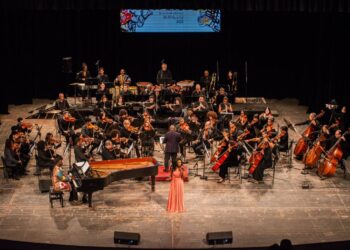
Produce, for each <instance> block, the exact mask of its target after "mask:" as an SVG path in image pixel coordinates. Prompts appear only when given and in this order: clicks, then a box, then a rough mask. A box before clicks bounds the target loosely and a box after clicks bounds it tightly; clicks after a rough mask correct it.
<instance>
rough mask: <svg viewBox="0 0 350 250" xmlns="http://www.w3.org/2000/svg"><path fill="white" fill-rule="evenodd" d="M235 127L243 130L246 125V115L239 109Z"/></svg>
mask: <svg viewBox="0 0 350 250" xmlns="http://www.w3.org/2000/svg"><path fill="white" fill-rule="evenodd" d="M236 125H237V127H238V128H239V129H240V130H242V131H243V130H245V129H246V128H247V126H248V116H247V115H246V114H245V113H244V111H243V110H242V111H241V114H240V115H239V118H238V120H237V122H236Z"/></svg>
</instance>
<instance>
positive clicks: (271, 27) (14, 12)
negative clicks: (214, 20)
mask: <svg viewBox="0 0 350 250" xmlns="http://www.w3.org/2000/svg"><path fill="white" fill-rule="evenodd" d="M121 8H178V9H181V8H185V9H198V8H220V9H221V10H222V12H223V13H222V16H223V18H222V32H220V33H218V34H214V33H206V34H193V33H192V34H186V33H184V34H164V33H163V34H125V33H121V32H120V29H119V10H120V9H121ZM349 12H350V3H349V1H345V0H344V1H337V0H313V1H312V0H285V1H279V0H233V1H224V0H222V1H209V0H208V1H199V0H197V1H194V0H186V1H166V0H163V1H161V0H154V1H133V0H128V1H116V0H46V1H44V0H27V1H18V0H13V1H9V0H8V1H1V3H0V31H1V38H0V45H1V48H2V53H1V54H2V55H1V61H2V64H3V65H5V66H2V71H3V72H2V74H1V75H2V79H1V82H2V83H1V94H0V95H1V96H0V97H1V102H0V111H1V112H6V110H7V104H22V103H30V102H31V99H32V98H55V97H56V95H57V93H58V92H59V91H66V82H65V78H64V75H63V74H62V72H61V68H62V61H61V59H62V57H65V56H72V57H73V71H74V73H75V72H76V71H78V70H79V68H80V64H81V62H83V61H84V62H87V63H88V65H89V66H90V68H89V69H90V71H91V72H92V73H93V75H95V74H96V69H95V66H94V63H95V62H96V60H97V59H100V60H101V66H104V67H105V69H106V73H107V74H108V75H110V76H111V77H113V78H114V77H115V76H116V75H117V73H118V72H119V69H120V68H121V67H125V68H126V69H127V71H128V73H129V74H130V76H131V77H132V79H133V80H134V81H141V80H142V81H152V82H154V81H155V76H156V72H157V70H158V69H159V67H160V61H161V59H163V58H165V59H166V60H167V61H168V64H169V68H170V69H171V71H172V72H173V75H174V78H175V79H176V80H183V79H198V78H199V77H200V75H201V73H202V71H203V69H205V68H208V69H209V70H211V71H212V70H214V69H215V67H216V61H217V60H218V61H219V63H220V76H221V79H223V78H224V75H225V72H226V70H227V69H229V68H230V69H233V70H237V71H238V72H239V84H240V85H241V86H240V87H241V89H243V88H245V85H244V63H245V61H247V64H248V96H264V97H267V98H286V97H290V98H298V99H299V100H300V103H301V104H306V105H309V107H310V110H315V111H317V110H318V109H319V108H320V107H321V106H322V105H323V104H324V103H326V102H329V100H330V99H332V98H336V99H337V100H338V102H339V103H341V104H345V105H349V104H350V98H348V92H347V91H346V90H347V88H346V85H347V83H348V82H349V80H350V77H349V69H348V66H349V61H350V15H349ZM243 93H244V92H243Z"/></svg>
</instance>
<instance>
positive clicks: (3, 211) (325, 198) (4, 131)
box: [0, 100, 350, 248]
mask: <svg viewBox="0 0 350 250" xmlns="http://www.w3.org/2000/svg"><path fill="white" fill-rule="evenodd" d="M267 101H268V105H269V106H271V108H273V109H276V110H278V112H279V117H277V121H278V122H279V123H280V124H281V125H283V118H285V117H286V118H288V119H290V120H291V121H292V122H297V121H302V120H304V119H305V118H306V115H305V111H306V107H303V106H298V105H297V102H296V101H295V100H279V101H277V100H267ZM42 103H43V101H36V102H35V104H33V105H22V106H13V107H10V112H11V114H10V115H6V116H1V120H2V121H3V125H2V126H1V131H0V150H1V151H2V152H3V146H4V145H3V144H4V141H5V138H6V137H7V136H8V134H9V130H10V126H11V125H13V124H14V123H15V119H16V118H17V117H18V116H23V117H25V116H26V115H27V112H28V111H29V110H31V109H33V108H34V107H38V106H40V105H41V104H42ZM45 103H46V102H45ZM43 130H44V131H43V132H44V134H45V131H49V130H50V131H54V128H50V127H49V126H45V127H44V128H43ZM290 135H291V137H292V138H295V139H296V138H297V135H296V134H295V133H294V132H290ZM155 157H156V158H157V159H158V160H159V161H160V162H162V154H161V152H160V151H157V152H156V154H155ZM188 158H189V161H190V163H189V165H190V166H191V165H193V164H194V160H193V158H194V156H193V154H189V157H188ZM65 163H66V164H67V162H65ZM347 166H348V168H349V166H350V163H349V162H347ZM301 168H302V165H301V164H300V163H299V162H297V161H293V168H291V169H289V168H286V167H284V166H283V165H282V164H279V165H278V166H277V170H276V179H275V184H274V185H273V186H272V185H271V177H269V176H267V177H266V180H265V183H264V184H253V183H249V182H247V181H246V180H243V183H242V184H240V183H239V181H238V180H232V181H231V183H225V184H218V183H216V179H215V178H213V179H210V180H207V181H205V180H201V179H199V178H198V177H194V176H193V175H192V176H190V180H189V182H187V183H185V206H186V212H184V213H181V214H169V213H167V212H166V210H165V208H166V203H167V195H168V190H169V183H168V182H158V183H157V184H156V191H155V192H154V193H152V192H151V191H150V190H151V189H150V186H149V184H148V182H137V181H134V180H127V181H121V182H118V183H114V184H112V185H110V186H109V187H107V188H106V189H105V190H103V191H101V192H98V193H95V194H94V201H93V208H88V206H86V205H80V206H71V205H70V204H69V203H68V202H66V203H65V207H64V208H61V207H60V206H59V204H58V203H55V204H54V205H55V206H54V208H53V209H52V208H50V205H49V199H48V194H41V193H40V192H39V190H38V179H37V177H35V176H33V174H32V173H33V172H34V160H31V162H30V168H29V169H30V171H31V174H29V175H28V176H26V177H24V178H22V179H21V180H20V181H14V180H10V181H9V182H8V183H7V182H6V181H5V180H4V179H3V177H2V170H1V171H0V174H1V177H0V238H1V239H11V240H19V241H29V242H44V243H57V244H70V245H84V246H114V243H113V232H114V231H129V232H139V233H140V234H141V243H140V245H139V246H137V247H141V248H165V247H166V248H198V247H200V248H207V247H209V246H207V245H206V243H205V242H204V238H205V235H206V233H207V232H212V231H233V236H234V242H233V244H232V245H227V247H249V246H269V245H272V244H273V243H276V242H279V241H280V240H281V239H283V238H289V239H291V240H292V242H293V243H294V244H303V243H314V242H330V241H342V240H350V234H349V231H350V177H349V176H348V178H346V179H344V178H343V175H342V172H341V171H339V172H338V173H337V175H336V176H335V177H333V178H331V179H328V180H323V181H321V180H320V179H319V178H318V177H317V176H316V175H315V174H314V173H311V174H309V175H306V176H304V175H302V174H301V173H300V171H301ZM212 177H216V176H215V175H212ZM305 180H307V181H309V182H310V184H311V186H312V188H311V189H302V187H301V186H302V183H303V181H305ZM65 199H66V200H67V199H68V194H66V195H65Z"/></svg>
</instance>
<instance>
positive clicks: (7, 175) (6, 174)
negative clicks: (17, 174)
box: [1, 156, 12, 182]
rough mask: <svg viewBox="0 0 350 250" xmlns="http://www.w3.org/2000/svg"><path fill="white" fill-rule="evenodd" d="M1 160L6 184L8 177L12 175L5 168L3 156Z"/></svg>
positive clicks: (9, 170)
mask: <svg viewBox="0 0 350 250" xmlns="http://www.w3.org/2000/svg"><path fill="white" fill-rule="evenodd" d="M1 160H2V165H3V171H4V178H5V180H6V181H7V182H8V181H9V177H10V176H11V175H12V171H11V169H10V168H9V167H7V166H6V161H5V158H4V157H3V156H1ZM10 172H11V173H10Z"/></svg>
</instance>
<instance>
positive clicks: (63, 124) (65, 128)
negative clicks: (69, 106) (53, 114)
mask: <svg viewBox="0 0 350 250" xmlns="http://www.w3.org/2000/svg"><path fill="white" fill-rule="evenodd" d="M75 121H76V119H75V118H74V117H72V116H71V114H70V113H69V112H68V111H64V112H63V115H62V116H61V117H59V118H58V120H57V123H58V128H59V130H60V132H61V134H62V135H63V136H65V138H66V142H67V143H68V142H69V138H70V137H71V136H72V134H74V124H75Z"/></svg>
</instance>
